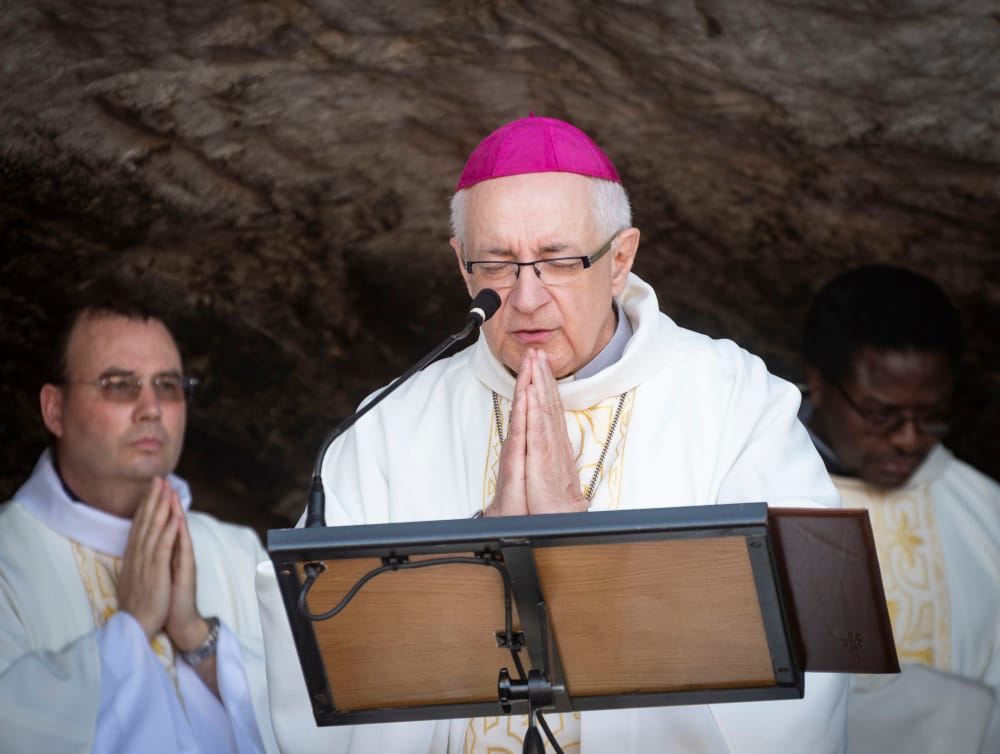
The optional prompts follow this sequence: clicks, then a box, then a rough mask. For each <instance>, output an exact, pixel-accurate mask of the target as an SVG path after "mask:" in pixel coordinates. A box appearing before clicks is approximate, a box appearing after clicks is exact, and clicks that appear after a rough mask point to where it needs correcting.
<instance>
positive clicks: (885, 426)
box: [830, 382, 951, 437]
mask: <svg viewBox="0 0 1000 754" xmlns="http://www.w3.org/2000/svg"><path fill="white" fill-rule="evenodd" d="M830 384H832V385H833V386H834V387H835V388H837V392H838V393H840V395H841V397H843V399H844V401H845V402H846V403H847V405H848V406H850V407H851V408H852V409H853V410H854V413H856V414H857V415H858V416H860V417H861V418H862V419H863V420H864V421H865V423H866V424H868V426H869V427H871V428H872V430H874V431H875V432H876V433H877V434H879V435H882V436H888V435H891V434H893V433H894V432H897V431H898V430H899V428H900V427H902V426H903V425H904V424H906V422H907V421H912V422H913V426H915V427H916V428H917V430H918V431H920V432H921V433H923V434H925V435H930V436H932V437H944V436H945V435H946V434H948V430H949V429H951V424H950V422H948V421H946V420H944V419H927V418H925V417H922V416H917V415H916V414H914V413H913V412H912V411H904V410H901V409H893V410H892V411H885V412H879V411H867V410H865V409H863V408H861V406H859V405H858V404H857V402H856V401H855V400H854V399H853V398H852V397H851V396H850V394H849V393H848V392H847V390H845V389H844V386H843V385H841V384H840V383H839V382H832V383H830Z"/></svg>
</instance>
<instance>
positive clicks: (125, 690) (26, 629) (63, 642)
mask: <svg viewBox="0 0 1000 754" xmlns="http://www.w3.org/2000/svg"><path fill="white" fill-rule="evenodd" d="M170 483H171V485H172V486H174V487H175V488H176V489H177V490H178V492H180V494H181V499H182V503H183V505H184V507H185V508H187V507H188V505H190V494H189V492H188V490H187V485H186V484H185V483H184V481H183V480H181V479H179V478H178V477H175V476H171V477H170ZM187 517H188V528H189V531H190V533H191V540H192V543H193V546H194V554H195V563H196V568H197V578H198V584H197V590H198V595H197V598H198V609H199V611H200V612H201V613H202V615H205V616H209V615H216V616H218V617H219V619H220V621H221V630H220V635H219V641H218V646H217V658H216V659H217V678H218V685H219V691H220V694H221V696H222V701H221V702H220V701H219V699H218V698H216V697H215V695H214V694H212V692H211V691H210V690H209V689H208V688H207V687H206V686H205V684H204V683H203V682H202V681H201V679H200V678H198V676H197V674H196V673H195V671H194V669H193V668H191V667H190V666H188V665H187V663H185V662H184V661H183V660H182V659H180V658H179V657H175V658H174V660H173V662H172V663H171V669H172V670H173V674H172V675H171V674H169V673H168V671H167V669H166V668H165V666H164V664H162V663H161V661H160V659H158V657H157V654H156V653H154V650H153V648H152V647H151V645H150V641H149V640H148V639H147V638H146V636H145V633H144V632H143V630H142V628H141V627H140V626H139V623H138V622H137V621H136V620H135V619H134V618H133V617H132V616H130V615H128V614H125V613H120V612H117V611H114V610H111V609H109V610H108V613H109V615H107V616H102V617H106V622H103V624H102V622H99V621H97V620H96V619H95V610H94V605H95V600H99V599H100V595H98V594H97V592H105V593H106V595H109V596H110V598H111V600H112V604H115V605H116V604H117V598H116V596H115V595H114V593H113V590H110V591H109V590H107V589H106V587H107V584H106V583H104V582H101V581H100V580H99V578H100V574H99V572H97V571H95V574H97V579H92V578H89V575H90V574H85V572H84V571H83V570H82V569H81V567H80V566H79V565H78V558H80V557H81V555H80V554H81V553H82V554H83V557H84V558H87V559H89V560H91V561H92V560H93V558H94V556H96V557H107V556H111V557H114V558H120V557H121V555H122V554H123V552H124V549H125V543H126V541H127V539H128V533H129V530H130V527H131V522H130V521H128V520H126V519H122V518H118V517H115V516H111V515H109V514H107V513H104V512H103V511H100V510H97V509H96V508H92V507H90V506H87V505H85V504H83V503H79V502H74V501H73V500H72V499H71V498H70V497H69V495H68V494H67V493H66V490H65V488H64V487H63V486H62V483H61V482H60V480H59V478H58V475H57V473H56V472H55V469H54V467H53V465H52V461H51V452H50V451H48V450H47V451H45V453H43V455H42V457H41V459H40V460H39V462H38V464H37V466H36V467H35V470H34V472H33V473H32V475H31V477H30V478H29V479H28V480H27V481H26V482H25V484H24V485H23V486H22V487H21V488H20V489H19V490H18V491H17V493H16V494H15V495H14V498H13V499H12V500H10V501H8V502H7V503H5V504H4V505H3V506H2V507H0V750H2V751H3V752H4V754H43V752H44V753H46V754H47V753H48V752H59V753H60V754H70V753H75V752H79V753H80V754H84V753H86V752H91V751H94V752H100V753H101V754H105V753H107V754H136V752H142V754H150V753H153V754H158V753H160V752H162V754H178V752H183V753H184V754H228V753H230V752H232V753H233V754H256V753H257V752H265V751H268V752H270V751H275V750H276V748H277V747H276V744H275V742H274V737H273V733H272V731H271V727H270V717H269V715H268V711H267V697H266V685H265V676H264V658H263V647H262V644H261V635H260V620H259V614H258V610H257V604H256V600H255V597H254V591H253V589H254V587H253V576H252V574H253V570H254V568H255V566H256V564H257V563H258V562H259V561H260V559H261V557H262V556H263V554H264V551H263V549H262V548H261V546H260V542H259V540H258V539H257V536H256V534H255V533H254V532H253V531H251V530H250V529H247V528H245V527H241V526H234V525H232V524H225V523H221V522H219V521H216V520H215V519H214V518H212V517H210V516H207V515H205V514H201V513H195V512H188V514H187ZM85 576H86V577H85ZM171 654H172V652H171ZM258 723H259V726H258Z"/></svg>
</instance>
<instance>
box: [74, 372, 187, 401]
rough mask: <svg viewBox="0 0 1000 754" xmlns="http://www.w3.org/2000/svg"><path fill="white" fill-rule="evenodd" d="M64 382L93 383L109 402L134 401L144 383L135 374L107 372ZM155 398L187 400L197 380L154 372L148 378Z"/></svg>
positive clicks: (140, 392)
mask: <svg viewBox="0 0 1000 754" xmlns="http://www.w3.org/2000/svg"><path fill="white" fill-rule="evenodd" d="M65 384H72V385H94V386H95V387H97V388H99V389H100V391H101V397H102V398H103V399H104V400H106V401H110V402H111V403H134V402H135V401H137V400H138V399H139V396H140V395H141V394H142V386H143V385H144V384H146V383H145V381H144V380H143V378H142V377H139V376H138V375H135V374H107V375H104V376H103V377H98V378H97V379H96V380H67V381H66V382H65ZM149 384H151V385H152V386H153V394H154V395H156V398H157V400H160V401H163V402H165V403H172V402H176V401H183V400H187V399H188V398H190V397H191V394H192V393H193V392H194V388H195V385H197V384H198V380H196V379H195V378H194V377H186V376H183V375H180V374H174V373H172V372H164V373H163V374H154V375H153V376H152V378H150V380H149Z"/></svg>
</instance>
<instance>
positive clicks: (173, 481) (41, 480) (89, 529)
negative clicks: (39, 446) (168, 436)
mask: <svg viewBox="0 0 1000 754" xmlns="http://www.w3.org/2000/svg"><path fill="white" fill-rule="evenodd" d="M167 480H168V481H169V482H170V486H171V487H173V488H174V489H175V490H177V494H178V495H179V496H180V499H181V506H182V507H183V508H184V510H185V511H187V510H188V508H190V507H191V490H190V489H189V488H188V485H187V482H185V481H184V480H183V479H181V478H180V477H178V476H175V475H173V474H170V475H169V476H168V477H167ZM14 499H15V500H16V501H17V502H18V503H20V504H21V506H22V507H23V508H24V509H25V510H26V511H28V512H29V513H30V514H31V515H32V516H34V517H35V518H37V519H38V520H39V521H41V522H42V523H43V524H45V525H46V526H47V527H49V528H50V529H52V530H53V531H55V532H57V533H58V534H61V535H62V536H64V537H66V538H68V539H72V540H74V541H76V542H79V543H80V544H82V545H84V546H86V547H90V548H92V549H94V550H99V551H100V552H103V553H107V554H108V555H113V556H116V557H121V556H122V555H123V554H124V553H125V543H126V542H127V541H128V534H129V531H131V529H132V521H131V520H130V519H127V518H119V517H118V516H113V515H111V514H110V513H105V512H104V511H102V510H98V509H97V508H94V507H93V506H90V505H87V504H86V503H80V502H75V501H74V500H73V499H72V498H70V496H69V495H68V494H67V492H66V488H65V487H64V486H63V483H62V480H61V479H60V478H59V474H58V473H57V472H56V469H55V465H54V464H53V463H52V449H51V448H46V449H45V452H43V453H42V455H41V458H39V459H38V463H37V464H35V469H34V471H32V472H31V476H30V477H28V480H27V481H26V482H25V483H24V484H23V485H21V488H20V489H19V490H18V491H17V492H16V493H15V494H14Z"/></svg>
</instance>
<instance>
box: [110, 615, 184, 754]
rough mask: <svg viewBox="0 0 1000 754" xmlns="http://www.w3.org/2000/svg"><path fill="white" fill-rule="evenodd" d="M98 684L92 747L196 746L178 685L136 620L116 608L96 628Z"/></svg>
mask: <svg viewBox="0 0 1000 754" xmlns="http://www.w3.org/2000/svg"><path fill="white" fill-rule="evenodd" d="M97 644H98V649H99V652H100V657H101V689H100V702H99V706H98V712H97V727H96V730H95V732H94V751H99V752H102V753H106V754H129V753H130V752H137V751H141V752H143V753H144V754H147V753H152V754H158V753H159V752H163V754H168V752H183V753H184V754H187V753H188V752H191V753H192V754H193V753H195V752H197V751H198V744H197V742H196V741H195V740H194V737H193V736H192V734H191V730H190V727H189V725H188V722H187V719H186V717H185V715H184V710H183V709H182V708H181V706H180V700H179V699H178V696H177V690H176V689H175V688H174V685H173V681H172V680H171V679H170V676H169V675H167V672H166V670H164V668H163V665H161V664H160V661H159V660H158V659H156V655H154V654H153V652H152V651H151V650H150V648H149V641H148V640H147V639H146V635H145V633H143V630H142V628H141V627H140V626H139V624H138V622H137V621H136V620H135V618H133V617H132V616H131V615H129V614H128V613H115V614H114V615H112V616H111V617H110V618H109V619H108V622H107V623H106V624H105V625H104V626H103V627H102V628H100V629H98V631H97Z"/></svg>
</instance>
